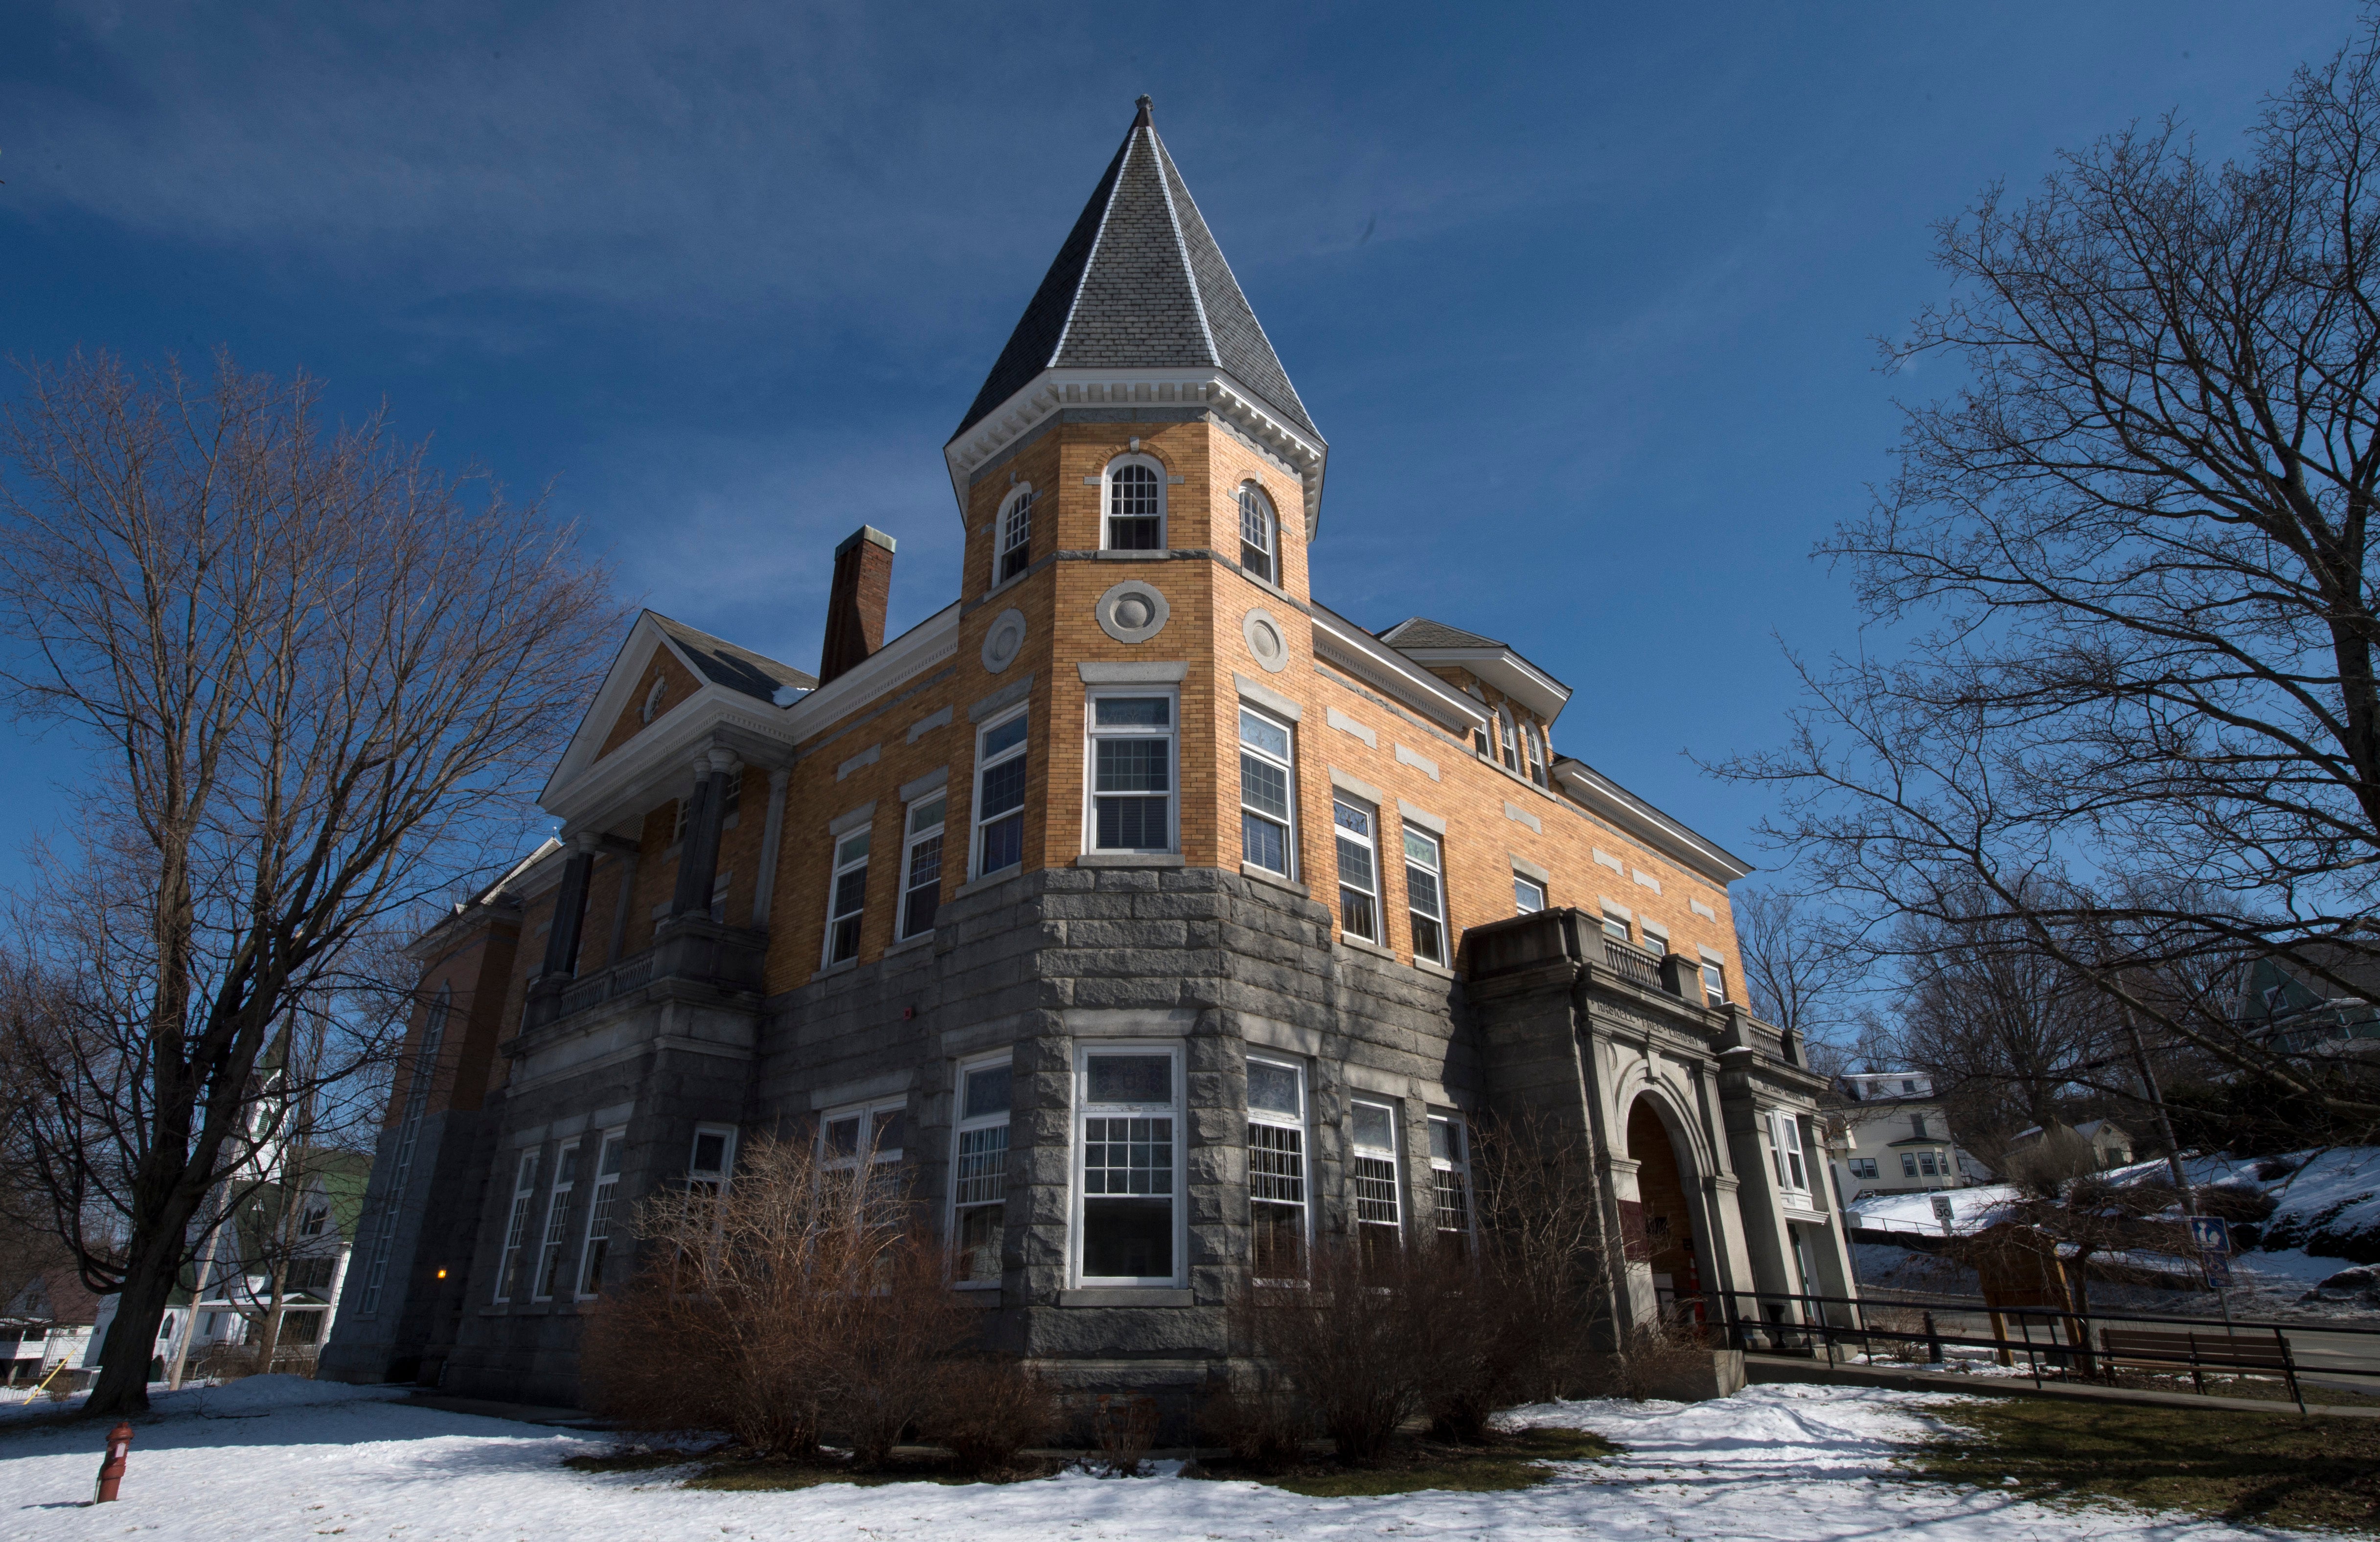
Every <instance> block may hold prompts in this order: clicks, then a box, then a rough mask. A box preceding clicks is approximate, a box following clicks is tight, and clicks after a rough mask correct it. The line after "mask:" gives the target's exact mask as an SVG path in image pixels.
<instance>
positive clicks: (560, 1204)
mask: <svg viewBox="0 0 2380 1542" xmlns="http://www.w3.org/2000/svg"><path fill="white" fill-rule="evenodd" d="M577 1186H578V1142H577V1141H576V1140H565V1141H564V1142H563V1143H562V1144H561V1145H560V1146H559V1147H555V1149H554V1153H553V1183H552V1184H550V1185H548V1187H547V1189H546V1196H545V1230H544V1232H542V1233H541V1235H542V1238H543V1240H542V1241H540V1243H539V1244H538V1249H537V1257H536V1259H535V1260H534V1268H535V1269H536V1272H535V1273H534V1274H531V1275H530V1276H529V1282H528V1283H529V1289H528V1298H529V1299H530V1300H531V1301H552V1300H553V1288H554V1286H556V1285H558V1284H560V1283H562V1281H561V1279H560V1278H559V1277H560V1275H561V1273H562V1257H563V1254H564V1253H565V1250H566V1249H567V1247H568V1245H569V1242H570V1237H569V1233H568V1227H569V1223H570V1196H571V1192H572V1191H573V1190H575V1189H576V1188H577Z"/></svg>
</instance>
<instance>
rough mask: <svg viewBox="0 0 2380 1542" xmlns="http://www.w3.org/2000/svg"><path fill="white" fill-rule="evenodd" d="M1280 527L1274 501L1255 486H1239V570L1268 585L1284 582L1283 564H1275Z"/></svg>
mask: <svg viewBox="0 0 2380 1542" xmlns="http://www.w3.org/2000/svg"><path fill="white" fill-rule="evenodd" d="M1279 534H1280V523H1279V521H1277V520H1276V519H1274V517H1273V513H1272V500H1270V499H1269V498H1267V497H1266V496H1265V495H1264V490H1263V489H1262V488H1259V487H1258V486H1257V484H1256V483H1254V482H1244V483H1242V484H1241V486H1240V567H1241V569H1242V570H1243V571H1245V572H1246V573H1247V574H1249V575H1250V576H1251V577H1257V578H1262V579H1263V580H1264V581H1265V582H1266V583H1269V584H1276V583H1279V582H1280V581H1281V571H1280V564H1279V563H1278V562H1277V561H1276V560H1275V557H1276V555H1277V553H1276V551H1275V547H1276V545H1277V544H1278V538H1279Z"/></svg>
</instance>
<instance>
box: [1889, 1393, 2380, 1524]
mask: <svg viewBox="0 0 2380 1542" xmlns="http://www.w3.org/2000/svg"><path fill="white" fill-rule="evenodd" d="M1936 1416H1937V1417H1938V1418H1939V1419H1941V1421H1942V1422H1943V1423H1944V1424H1946V1425H1949V1426H1950V1429H1949V1432H1948V1433H1946V1434H1944V1435H1943V1436H1941V1437H1939V1438H1938V1439H1935V1440H1932V1441H1930V1442H1928V1443H1927V1444H1926V1445H1925V1446H1924V1447H1922V1448H1920V1449H1919V1450H1918V1451H1917V1452H1915V1453H1914V1454H1913V1455H1912V1456H1911V1457H1909V1458H1908V1459H1907V1460H1906V1462H1905V1465H1906V1466H1907V1467H1908V1469H1909V1470H1910V1471H1911V1472H1913V1473H1914V1474H1915V1475H1918V1476H1921V1477H1928V1478H1934V1479H1938V1480H1940V1481H1943V1482H1948V1483H1963V1484H1973V1485H1974V1486H1975V1487H1981V1488H1989V1489H1991V1490H1993V1491H1995V1492H1998V1493H2008V1494H2020V1495H2022V1496H2023V1497H2025V1498H2027V1499H2034V1500H2044V1501H2046V1502H2049V1503H2053V1504H2066V1505H2083V1504H2091V1503H2103V1502H2106V1501H2107V1500H2116V1501H2118V1502H2120V1503H2124V1504H2129V1505H2132V1506H2134V1507H2136V1508H2139V1509H2142V1510H2146V1511H2168V1512H2181V1513H2184V1514H2189V1515H2196V1516H2202V1517H2206V1518H2210V1519H2219V1520H2224V1521H2230V1522H2235V1523H2240V1524H2256V1525H2265V1526H2280V1527H2287V1528H2289V1529H2293V1530H2295V1529H2304V1530H2319V1529H2324V1528H2328V1529H2332V1530H2338V1531H2357V1532H2364V1533H2369V1534H2374V1535H2380V1421H2375V1420H2368V1419H2344V1418H2335V1417H2334V1418H2294V1417H2289V1416H2285V1415H2271V1414H2250V1413H2246V1412H2243V1411H2238V1410H2223V1409H2206V1410H2200V1409H2194V1408H2143V1407H2134V1406H2130V1405H2126V1404H2119V1403H2069V1402H2048V1401H2046V1400H2039V1399H2034V1398H1985V1399H1982V1400H1979V1401H1978V1402H1974V1403H1972V1404H1963V1405H1961V1406H1959V1407H1957V1408H1954V1409H1946V1410H1941V1411H1938V1412H1937V1415H1936ZM2011 1478H2012V1479H2014V1480H2015V1481H2014V1482H2010V1481H2009V1480H2010V1479H2011Z"/></svg>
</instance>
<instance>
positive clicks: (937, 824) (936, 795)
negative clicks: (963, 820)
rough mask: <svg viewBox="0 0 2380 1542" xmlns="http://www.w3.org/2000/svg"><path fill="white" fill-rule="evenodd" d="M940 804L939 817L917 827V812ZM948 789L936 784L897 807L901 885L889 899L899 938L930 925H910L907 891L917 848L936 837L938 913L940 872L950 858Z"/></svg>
mask: <svg viewBox="0 0 2380 1542" xmlns="http://www.w3.org/2000/svg"><path fill="white" fill-rule="evenodd" d="M936 803H939V804H941V806H942V817H941V819H939V820H935V821H934V822H933V823H932V824H931V825H929V826H928V827H927V828H925V829H924V830H919V829H918V828H917V816H918V815H919V814H920V813H922V812H924V811H925V810H926V809H927V808H929V807H931V806H932V805H934V804H936ZM950 830H951V790H950V788H949V787H947V786H942V787H937V788H935V789H934V790H933V791H932V792H930V793H928V794H926V795H924V796H922V797H917V798H912V799H910V800H909V802H908V804H907V805H906V806H905V807H903V808H902V810H901V832H902V833H901V888H900V891H899V893H898V895H897V896H896V897H895V899H894V901H893V906H894V913H893V917H892V929H893V936H894V937H895V939H897V940H898V941H904V942H905V941H908V940H909V939H910V938H912V937H923V936H925V935H926V934H927V933H928V932H929V931H931V930H933V928H932V927H930V926H923V927H916V928H912V927H911V926H910V924H909V900H910V892H911V891H912V890H914V889H916V888H917V848H918V847H919V846H920V845H922V844H925V843H926V842H927V841H929V840H933V839H939V840H940V841H941V846H940V847H939V848H937V850H936V852H935V856H934V911H935V915H936V917H940V916H941V903H942V902H941V887H942V874H943V873H944V872H945V871H947V870H948V869H949V868H950V860H951V837H950Z"/></svg>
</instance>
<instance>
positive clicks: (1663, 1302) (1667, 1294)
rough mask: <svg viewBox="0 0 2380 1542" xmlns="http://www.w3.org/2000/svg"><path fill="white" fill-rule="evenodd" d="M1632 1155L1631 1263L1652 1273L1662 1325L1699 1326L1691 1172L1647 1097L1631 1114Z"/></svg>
mask: <svg viewBox="0 0 2380 1542" xmlns="http://www.w3.org/2000/svg"><path fill="white" fill-rule="evenodd" d="M1628 1155H1629V1157H1630V1159H1631V1160H1633V1161H1634V1162H1635V1163H1636V1164H1637V1166H1636V1196H1637V1198H1636V1203H1637V1211H1638V1214H1637V1218H1636V1220H1635V1221H1634V1223H1633V1224H1632V1225H1630V1226H1629V1228H1628V1231H1629V1232H1630V1235H1629V1237H1628V1251H1629V1262H1630V1263H1632V1264H1636V1265H1639V1266H1641V1267H1643V1268H1645V1269H1647V1270H1648V1271H1649V1272H1650V1273H1651V1275H1652V1286H1653V1293H1654V1296H1655V1299H1656V1300H1657V1301H1658V1303H1659V1310H1660V1314H1661V1318H1662V1320H1663V1321H1666V1322H1700V1321H1702V1320H1703V1306H1702V1299H1701V1298H1702V1291H1703V1274H1704V1269H1705V1263H1704V1260H1703V1259H1702V1258H1701V1257H1698V1256H1697V1254H1696V1251H1695V1246H1694V1197H1693V1196H1692V1195H1691V1194H1690V1193H1689V1192H1688V1189H1687V1183H1688V1179H1689V1176H1690V1172H1689V1169H1688V1167H1687V1165H1686V1163H1685V1162H1684V1161H1682V1160H1681V1159H1680V1157H1679V1155H1678V1148H1677V1147H1676V1145H1675V1144H1674V1143H1672V1142H1671V1140H1670V1130H1669V1126H1668V1125H1667V1124H1665V1123H1662V1120H1661V1115H1660V1111H1658V1109H1657V1108H1655V1107H1654V1104H1653V1099H1651V1098H1650V1097H1649V1096H1642V1095H1640V1096H1639V1097H1638V1098H1637V1099H1636V1101H1635V1102H1634V1103H1633V1104H1632V1105H1631V1106H1630V1108H1629V1110H1628Z"/></svg>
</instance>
